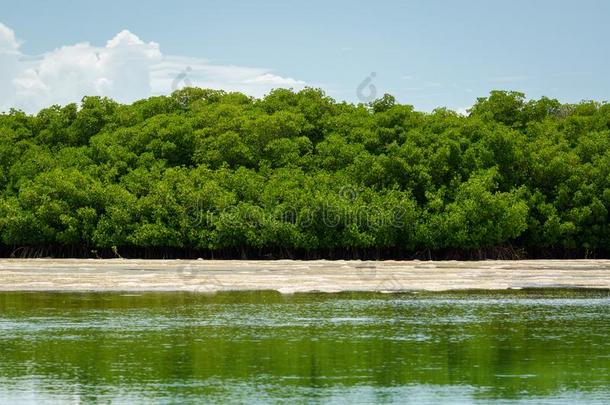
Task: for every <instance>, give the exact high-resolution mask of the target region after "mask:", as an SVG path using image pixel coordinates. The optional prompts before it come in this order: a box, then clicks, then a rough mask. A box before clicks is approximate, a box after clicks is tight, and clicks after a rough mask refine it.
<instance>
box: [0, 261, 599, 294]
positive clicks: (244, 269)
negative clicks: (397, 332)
mask: <svg viewBox="0 0 610 405" xmlns="http://www.w3.org/2000/svg"><path fill="white" fill-rule="evenodd" d="M509 288H596V289H610V260H520V261H479V262H463V261H437V262H428V261H358V260H351V261H344V260H337V261H330V260H315V261H293V260H268V261H263V260H261V261H259V260H125V259H110V260H97V259H0V291H100V292H101V291H192V292H214V291H231V290H242V291H243V290H277V291H280V292H282V293H294V292H310V291H322V292H339V291H387V292H400V291H449V290H468V289H488V290H498V289H509Z"/></svg>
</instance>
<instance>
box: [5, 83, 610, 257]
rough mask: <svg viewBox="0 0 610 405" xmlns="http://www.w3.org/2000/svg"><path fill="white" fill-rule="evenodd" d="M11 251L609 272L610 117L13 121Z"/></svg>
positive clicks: (143, 112)
mask: <svg viewBox="0 0 610 405" xmlns="http://www.w3.org/2000/svg"><path fill="white" fill-rule="evenodd" d="M0 168H1V169H0V254H1V255H2V256H7V257H8V256H13V257H40V256H55V257H168V258H169V257H202V258H208V257H215V258H304V259H307V258H329V259H333V258H379V259H384V258H420V259H429V258H460V259H481V258H526V257H559V258H561V257H608V253H609V252H610V249H608V247H609V246H610V226H609V223H608V221H609V215H608V209H609V207H610V104H607V103H604V102H596V101H583V102H580V103H578V104H562V103H561V102H559V101H558V100H554V99H550V98H546V97H542V98H540V99H537V100H531V99H528V98H526V97H525V95H524V94H522V93H518V92H509V91H493V92H491V93H490V94H489V95H488V96H487V97H482V98H479V99H478V100H477V102H476V103H475V104H474V105H473V106H472V108H471V109H469V111H468V113H467V114H458V113H456V112H454V111H451V110H449V109H446V108H438V109H436V110H434V111H432V112H418V111H415V110H414V108H413V107H412V106H410V105H403V104H400V103H398V102H397V101H396V99H395V98H394V97H392V96H390V95H387V94H386V95H384V96H383V97H381V98H379V99H377V100H375V101H373V102H371V103H368V104H352V103H347V102H338V101H335V100H333V99H332V98H330V97H328V96H327V95H326V94H325V93H324V92H323V91H321V90H319V89H312V88H307V89H305V90H302V91H298V92H295V91H292V90H287V89H277V90H274V91H272V92H270V93H269V94H268V95H267V96H265V97H263V98H260V99H259V98H252V97H249V96H246V95H244V94H241V93H231V92H224V91H219V90H210V89H199V88H185V89H181V90H178V91H176V92H174V93H173V94H171V95H169V96H159V97H151V98H148V99H145V100H140V101H137V102H134V103H133V104H129V105H125V104H120V103H117V102H115V101H113V100H110V99H108V98H102V97H85V98H83V100H82V102H81V103H80V104H78V105H77V104H69V105H66V106H57V105H54V106H50V107H49V108H46V109H43V110H41V111H40V112H38V113H37V114H34V115H30V114H26V113H24V112H22V111H18V110H10V111H8V112H6V113H3V114H0Z"/></svg>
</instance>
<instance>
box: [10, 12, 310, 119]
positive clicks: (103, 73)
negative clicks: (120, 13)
mask: <svg viewBox="0 0 610 405" xmlns="http://www.w3.org/2000/svg"><path fill="white" fill-rule="evenodd" d="M184 85H192V86H198V87H209V88H215V89H223V90H227V91H242V92H244V93H246V94H249V95H252V96H256V97H260V96H262V95H264V94H265V93H268V92H269V91H270V90H271V89H273V88H277V87H292V88H295V89H300V88H303V87H304V86H305V82H303V81H300V80H296V79H292V78H287V77H282V76H278V75H276V74H274V73H272V72H271V71H270V70H269V69H262V68H250V67H243V66H232V65H215V64H212V63H210V62H209V61H207V60H205V59H199V58H187V57H179V56H167V55H163V54H162V53H161V50H160V46H159V44H157V43H155V42H144V41H143V40H141V39H140V38H139V37H138V36H137V35H135V34H133V33H131V32H129V31H128V30H123V31H121V32H119V33H118V34H117V35H116V36H114V38H112V39H110V40H109V41H108V42H107V43H106V45H105V46H94V45H91V44H90V43H88V42H82V43H78V44H75V45H67V46H63V47H61V48H58V49H55V50H52V51H49V52H46V53H44V54H43V55H41V56H40V57H30V56H27V55H24V54H22V53H21V52H20V47H19V43H18V41H17V39H16V37H15V34H14V32H13V31H12V30H11V29H10V28H8V27H6V26H5V25H3V24H1V23H0V111H2V110H8V109H9V108H11V107H16V108H20V109H23V110H25V111H27V112H36V111H37V110H39V109H41V108H43V107H47V106H50V105H52V104H67V103H71V102H78V101H80V99H81V98H82V97H83V96H86V95H94V96H95V95H99V96H108V97H111V98H113V99H115V100H117V101H120V102H124V103H127V102H132V101H135V100H137V99H140V98H144V97H149V96H150V95H159V94H168V93H171V92H172V91H173V90H176V89H177V88H180V87H183V86H184Z"/></svg>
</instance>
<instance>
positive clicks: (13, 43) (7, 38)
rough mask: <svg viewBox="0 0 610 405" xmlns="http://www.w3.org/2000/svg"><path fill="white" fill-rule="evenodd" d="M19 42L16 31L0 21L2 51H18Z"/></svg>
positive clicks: (0, 49) (0, 48) (0, 45)
mask: <svg viewBox="0 0 610 405" xmlns="http://www.w3.org/2000/svg"><path fill="white" fill-rule="evenodd" d="M18 49H19V44H18V43H17V39H16V38H15V32H14V31H13V30H12V29H10V28H9V27H7V26H6V25H4V24H2V23H0V52H7V53H8V52H17V50H18Z"/></svg>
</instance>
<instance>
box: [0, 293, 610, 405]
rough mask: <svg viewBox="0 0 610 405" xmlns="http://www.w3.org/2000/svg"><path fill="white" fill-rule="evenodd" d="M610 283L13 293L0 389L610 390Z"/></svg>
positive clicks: (513, 397) (392, 395) (34, 397)
mask: <svg viewBox="0 0 610 405" xmlns="http://www.w3.org/2000/svg"><path fill="white" fill-rule="evenodd" d="M609 332H610V295H609V293H608V292H600V291H597V292H595V291H589V292H584V291H548V290H547V291H546V292H543V291H520V292H496V293H473V292H470V293H465V292H464V293H452V294H438V293H425V294H424V293H422V294H401V295H388V294H385V295H384V294H367V293H357V294H349V293H343V294H302V295H301V294H296V295H280V294H278V293H275V292H251V293H244V292H239V293H238V292H235V293H218V294H215V295H204V294H201V295H196V294H187V293H147V294H114V293H113V294H108V293H103V294H93V293H91V294H74V293H0V403H12V402H20V403H41V402H46V403H55V402H62V403H63V402H70V403H80V402H99V403H109V402H115V403H174V402H186V403H189V402H191V403H201V402H203V401H205V402H207V403H214V402H223V403H224V402H243V403H262V402H281V401H284V400H290V401H291V402H294V403H305V402H307V403H311V402H324V403H327V402H330V403H370V402H378V403H379V402H387V403H396V402H401V403H404V402H411V403H443V402H446V403H472V402H476V403H486V402H492V401H494V402H495V401H498V400H500V401H501V402H504V403H536V404H538V403H546V402H552V403H574V402H578V403H582V402H587V403H596V402H597V403H608V402H609V401H610V339H608V333H609Z"/></svg>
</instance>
